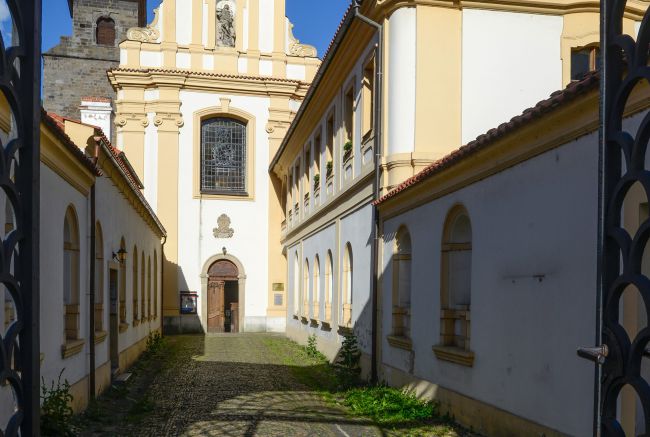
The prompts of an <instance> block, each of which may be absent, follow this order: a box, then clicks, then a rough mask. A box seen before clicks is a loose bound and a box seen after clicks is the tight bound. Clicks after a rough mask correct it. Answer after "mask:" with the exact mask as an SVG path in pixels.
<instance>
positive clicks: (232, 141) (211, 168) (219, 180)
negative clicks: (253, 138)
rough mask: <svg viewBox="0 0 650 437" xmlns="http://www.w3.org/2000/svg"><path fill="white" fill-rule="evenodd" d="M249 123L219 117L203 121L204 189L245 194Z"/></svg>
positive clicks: (202, 162)
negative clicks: (247, 130)
mask: <svg viewBox="0 0 650 437" xmlns="http://www.w3.org/2000/svg"><path fill="white" fill-rule="evenodd" d="M246 158H247V157H246V124H245V123H242V122H241V121H238V120H234V119H231V118H224V117H216V118H210V119H207V120H204V121H203V122H202V123H201V192H203V193H211V194H231V195H246V194H247V192H246V191H247V187H246Z"/></svg>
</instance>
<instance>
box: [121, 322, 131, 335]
mask: <svg viewBox="0 0 650 437" xmlns="http://www.w3.org/2000/svg"><path fill="white" fill-rule="evenodd" d="M127 329H129V324H128V323H120V329H119V331H120V333H122V332H126V330H127Z"/></svg>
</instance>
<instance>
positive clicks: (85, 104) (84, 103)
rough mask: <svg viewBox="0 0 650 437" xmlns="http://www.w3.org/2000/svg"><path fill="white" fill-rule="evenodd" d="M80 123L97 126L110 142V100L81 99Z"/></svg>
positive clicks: (97, 98) (111, 118)
mask: <svg viewBox="0 0 650 437" xmlns="http://www.w3.org/2000/svg"><path fill="white" fill-rule="evenodd" d="M79 109H80V110H81V122H82V123H85V124H90V125H92V126H97V127H98V128H100V129H101V130H102V131H104V135H106V138H108V140H109V141H111V126H112V124H113V105H112V104H111V99H109V98H105V97H82V98H81V106H80V107H79Z"/></svg>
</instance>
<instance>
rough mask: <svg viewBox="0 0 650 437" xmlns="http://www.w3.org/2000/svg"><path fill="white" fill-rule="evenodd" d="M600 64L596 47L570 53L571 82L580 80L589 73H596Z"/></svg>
mask: <svg viewBox="0 0 650 437" xmlns="http://www.w3.org/2000/svg"><path fill="white" fill-rule="evenodd" d="M599 63H600V49H599V48H598V47H597V46H590V47H582V48H578V49H574V50H572V51H571V80H580V79H582V78H583V77H584V76H585V75H586V74H587V73H589V72H590V71H596V69H598V64H599Z"/></svg>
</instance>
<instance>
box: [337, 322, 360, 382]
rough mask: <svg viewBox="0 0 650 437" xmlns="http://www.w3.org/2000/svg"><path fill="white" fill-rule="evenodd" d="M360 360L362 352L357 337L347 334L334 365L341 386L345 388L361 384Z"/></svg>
mask: <svg viewBox="0 0 650 437" xmlns="http://www.w3.org/2000/svg"><path fill="white" fill-rule="evenodd" d="M360 359H361V352H359V347H358V344H357V337H356V336H355V335H354V334H347V335H346V336H345V339H344V340H343V345H342V346H341V352H340V354H339V357H338V359H337V360H336V363H335V364H334V367H335V368H336V371H337V373H338V376H339V381H340V384H341V385H342V386H343V387H351V386H355V385H358V384H359V375H360V374H361V366H360V365H359V360H360Z"/></svg>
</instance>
